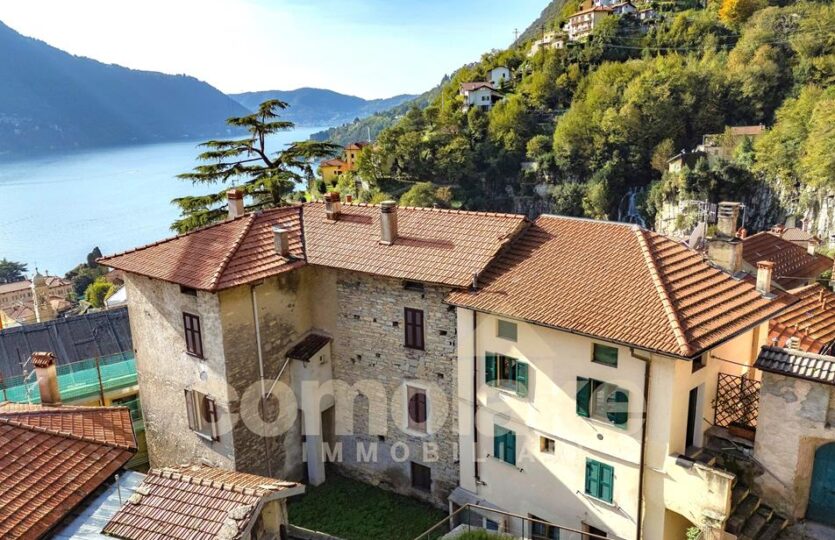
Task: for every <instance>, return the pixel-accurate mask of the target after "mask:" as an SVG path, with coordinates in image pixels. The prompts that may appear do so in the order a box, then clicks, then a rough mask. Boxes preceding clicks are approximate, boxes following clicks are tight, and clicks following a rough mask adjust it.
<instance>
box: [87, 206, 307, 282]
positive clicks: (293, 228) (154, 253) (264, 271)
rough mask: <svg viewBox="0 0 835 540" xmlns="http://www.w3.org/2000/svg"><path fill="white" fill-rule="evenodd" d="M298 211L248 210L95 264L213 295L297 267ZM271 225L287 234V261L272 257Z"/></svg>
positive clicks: (291, 208)
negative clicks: (279, 227)
mask: <svg viewBox="0 0 835 540" xmlns="http://www.w3.org/2000/svg"><path fill="white" fill-rule="evenodd" d="M300 212H301V210H300V207H299V206H288V207H283V208H274V209H271V210H264V211H262V212H254V213H250V214H246V215H244V216H241V217H239V218H236V219H231V220H227V221H223V222H220V223H217V224H214V225H209V226H208V227H203V228H201V229H197V230H195V231H192V232H190V233H187V234H183V235H180V236H176V237H173V238H169V239H167V240H162V241H160V242H157V243H155V244H151V245H148V246H143V247H139V248H136V249H133V250H131V251H127V252H125V253H120V254H117V255H111V256H108V257H103V258H102V259H100V262H101V264H104V265H107V266H110V267H113V268H118V269H120V270H124V271H126V272H131V273H134V274H139V275H142V276H147V277H152V278H156V279H162V280H164V281H170V282H172V283H179V284H180V285H184V286H186V287H191V288H194V289H200V290H204V291H218V290H221V289H226V288H229V287H234V286H236V285H241V284H243V283H250V282H253V281H257V280H259V279H263V278H265V277H268V276H273V275H276V274H279V273H281V272H286V271H288V270H292V269H293V268H297V267H298V266H301V265H303V264H304V253H303V251H302V245H301V236H300V234H299V230H300V229H301V219H300ZM273 226H281V227H283V228H286V229H288V230H289V231H290V253H291V257H289V258H285V257H281V256H279V255H278V254H277V253H276V251H275V238H274V234H273V230H272V229H273Z"/></svg>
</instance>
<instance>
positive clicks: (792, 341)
mask: <svg viewBox="0 0 835 540" xmlns="http://www.w3.org/2000/svg"><path fill="white" fill-rule="evenodd" d="M784 348H785V349H794V350H798V349H800V338H799V337H797V336H792V337H790V338H789V339H787V340H786V346H785V347H784Z"/></svg>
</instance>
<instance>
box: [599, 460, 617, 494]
mask: <svg viewBox="0 0 835 540" xmlns="http://www.w3.org/2000/svg"><path fill="white" fill-rule="evenodd" d="M599 469H600V495H598V498H600V499H602V500H604V501H606V502H608V503H611V502H612V500H613V499H614V491H615V470H614V468H612V466H611V465H606V464H604V463H600V464H599Z"/></svg>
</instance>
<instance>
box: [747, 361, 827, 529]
mask: <svg viewBox="0 0 835 540" xmlns="http://www.w3.org/2000/svg"><path fill="white" fill-rule="evenodd" d="M762 382H763V386H762V391H761V393H760V414H759V419H758V424H757V439H756V443H755V447H754V457H755V458H756V459H757V460H758V461H759V462H760V463H761V464H762V465H763V467H764V468H765V469H766V473H765V474H763V475H761V476H759V477H757V479H756V480H755V482H756V485H757V488H758V489H759V490H760V492H761V495H762V497H763V500H765V502H766V503H767V504H769V505H771V506H773V507H774V508H776V509H778V510H779V511H781V512H783V513H785V514H787V515H791V516H793V517H794V518H797V519H800V518H802V517H803V516H804V515H805V513H806V506H807V504H808V501H809V486H810V482H811V476H812V468H813V465H814V455H815V451H816V450H817V449H818V448H820V447H821V446H823V445H824V444H826V443H828V442H832V441H835V426H834V425H833V424H832V419H833V418H835V387H833V386H829V385H825V384H820V383H815V382H811V381H805V380H802V379H796V378H793V377H785V376H782V375H777V374H773V373H764V374H763V377H762Z"/></svg>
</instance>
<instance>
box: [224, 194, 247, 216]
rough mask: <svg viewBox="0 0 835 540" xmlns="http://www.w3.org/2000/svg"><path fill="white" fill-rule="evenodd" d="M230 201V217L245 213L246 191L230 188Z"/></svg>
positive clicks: (228, 197)
mask: <svg viewBox="0 0 835 540" xmlns="http://www.w3.org/2000/svg"><path fill="white" fill-rule="evenodd" d="M226 199H227V200H228V201H229V219H235V218H237V217H241V216H242V215H244V192H243V191H241V190H240V189H230V190H229V191H227V192H226Z"/></svg>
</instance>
